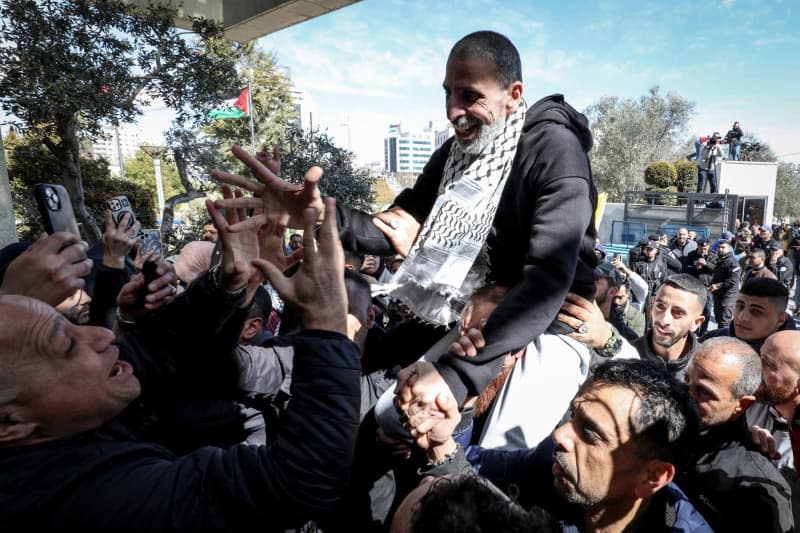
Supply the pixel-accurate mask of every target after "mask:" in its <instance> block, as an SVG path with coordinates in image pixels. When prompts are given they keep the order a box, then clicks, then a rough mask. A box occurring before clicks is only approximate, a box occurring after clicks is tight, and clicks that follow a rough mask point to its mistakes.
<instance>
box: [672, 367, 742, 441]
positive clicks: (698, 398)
mask: <svg viewBox="0 0 800 533" xmlns="http://www.w3.org/2000/svg"><path fill="white" fill-rule="evenodd" d="M732 357H733V356H730V355H714V354H710V355H708V356H705V357H698V356H697V355H695V357H693V358H692V360H691V362H689V368H688V369H687V370H686V374H684V380H685V381H686V384H687V385H689V395H690V396H691V397H692V399H693V400H694V402H695V404H696V405H697V410H698V411H699V412H700V427H701V428H703V429H705V428H709V427H712V426H716V425H718V424H722V423H725V422H727V421H729V420H731V419H732V418H734V417H735V416H736V415H737V413H738V412H739V410H738V408H739V402H738V400H736V399H734V397H733V394H732V393H731V387H732V386H733V384H734V383H735V382H736V380H737V379H738V378H739V373H740V369H739V368H738V367H737V366H736V364H735V363H734V362H733V361H732V360H731V359H732Z"/></svg>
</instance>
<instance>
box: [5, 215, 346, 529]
mask: <svg viewBox="0 0 800 533" xmlns="http://www.w3.org/2000/svg"><path fill="white" fill-rule="evenodd" d="M328 208H329V210H330V212H333V211H334V209H335V207H334V204H333V202H332V201H329V203H328ZM210 211H212V216H214V219H215V222H216V223H217V227H218V228H219V229H220V239H221V240H222V259H221V263H220V266H219V267H218V268H217V269H212V271H211V272H209V274H208V275H207V276H206V277H205V278H201V279H199V280H198V281H197V284H196V285H193V286H191V287H190V288H189V290H188V291H187V292H186V293H184V294H183V295H181V296H179V297H178V298H176V299H175V300H174V301H173V302H172V303H170V304H169V305H167V306H165V307H163V308H162V309H159V310H158V311H157V316H153V317H152V318H150V319H144V320H141V319H140V320H139V321H137V323H136V325H135V328H134V329H133V330H132V331H131V332H129V333H128V334H126V335H125V336H123V337H121V338H120V339H119V340H118V341H117V342H116V343H112V341H113V340H114V338H113V335H112V333H111V332H110V331H108V330H105V329H102V328H95V327H85V326H76V325H73V324H70V323H68V322H67V321H66V320H63V319H61V318H59V317H58V316H57V314H56V313H55V311H54V310H53V309H52V308H50V307H48V306H47V305H45V304H44V303H42V302H39V301H36V300H33V299H30V298H26V297H21V296H14V295H3V296H0V314H1V315H2V316H3V321H2V322H0V414H1V415H2V416H0V420H2V423H0V469H2V471H3V476H0V507H2V509H3V513H2V516H0V529H2V530H3V531H167V530H170V531H211V530H214V531H237V530H240V531H251V530H252V527H253V525H254V524H261V525H262V526H263V527H266V528H270V529H283V528H285V527H286V526H288V525H291V524H295V523H298V522H301V521H303V520H306V519H308V518H311V517H315V516H319V515H321V514H323V513H325V512H327V511H329V510H330V508H331V507H332V505H333V504H334V503H335V502H336V501H337V499H338V498H339V497H340V496H341V494H342V493H343V491H344V489H345V487H346V486H347V483H348V478H349V471H350V465H351V461H352V454H353V445H354V440H355V431H356V425H357V422H358V400H359V396H358V376H359V363H358V351H357V349H356V347H355V346H354V345H353V343H352V342H350V341H349V340H347V339H346V338H345V337H344V332H345V330H346V319H345V314H346V306H347V300H346V297H345V295H344V294H345V293H344V282H343V279H342V270H343V268H344V261H343V254H342V251H341V247H340V245H339V243H338V239H337V236H336V223H335V219H334V218H333V217H332V216H331V215H328V216H327V217H326V218H325V219H324V220H323V223H322V229H321V232H320V242H319V246H318V247H317V246H314V245H313V243H312V242H311V239H312V235H313V233H314V224H315V219H316V214H315V213H309V214H310V216H309V217H308V218H307V225H306V232H305V234H306V236H307V237H306V238H307V240H308V242H307V243H306V244H307V245H308V246H307V247H306V254H305V262H304V265H303V267H302V268H301V269H300V270H299V271H298V273H297V274H295V276H294V277H293V278H292V279H287V278H284V277H283V276H282V275H281V274H280V272H279V271H278V269H276V268H275V267H274V266H272V265H270V264H268V263H266V262H265V261H262V260H260V259H254V260H253V264H255V265H256V266H257V267H258V269H259V270H261V272H262V273H263V274H264V275H266V276H267V277H268V278H269V279H270V281H271V282H272V283H273V285H274V286H275V287H276V289H277V290H278V291H279V292H280V294H281V296H282V297H283V298H284V300H286V301H289V302H292V303H293V304H294V305H295V306H296V307H297V308H298V309H299V310H300V312H301V313H302V314H303V318H304V324H305V327H306V330H305V331H304V332H303V333H301V334H300V335H298V336H297V338H296V341H295V347H296V349H297V356H296V357H295V360H294V383H293V388H292V391H293V393H294V396H293V399H292V405H291V407H290V408H289V411H288V412H287V413H286V416H285V417H284V419H283V426H282V427H281V433H280V435H279V436H278V438H277V441H276V443H275V444H274V445H273V446H271V447H270V448H266V447H263V446H262V447H252V446H235V447H232V448H228V449H221V448H214V447H204V448H200V449H197V450H196V451H194V452H192V453H189V454H187V455H184V456H181V457H177V456H175V455H174V454H173V453H172V452H170V451H169V450H167V449H166V448H164V447H162V446H160V445H158V444H156V443H152V442H147V441H143V440H141V439H139V438H138V436H139V434H140V433H139V430H141V429H142V428H143V427H144V426H146V423H147V422H148V419H146V418H143V416H146V415H148V413H151V412H153V411H152V410H150V409H148V406H149V407H156V408H158V407H162V406H160V405H159V403H160V402H159V400H161V399H162V398H163V397H165V396H169V394H170V392H171V388H172V386H173V385H174V379H173V377H174V376H173V372H175V375H177V373H178V372H181V371H182V370H183V369H184V368H185V367H187V366H188V367H189V368H190V370H193V371H195V372H196V371H197V368H198V366H200V365H203V364H205V362H206V361H205V358H206V357H209V356H217V357H218V356H220V355H221V354H226V353H230V351H231V350H232V349H233V347H234V346H235V344H236V341H237V337H238V334H239V332H240V331H241V327H242V323H243V320H244V316H245V308H244V307H245V303H246V301H247V300H248V299H249V292H250V291H248V290H247V289H248V287H249V285H248V280H249V279H251V274H253V273H254V269H253V266H252V265H251V259H253V258H254V257H258V246H257V242H258V241H257V239H256V238H254V235H250V236H247V235H246V234H245V235H242V234H239V236H238V237H233V236H231V235H229V234H228V231H227V230H228V222H230V223H235V222H236V211H235V210H229V211H228V212H227V214H226V216H227V217H228V221H227V222H226V221H225V220H224V219H222V218H221V217H220V216H219V214H218V213H216V211H214V210H213V208H210ZM158 274H159V275H160V277H159V278H157V279H156V280H155V281H153V282H151V283H150V284H149V286H148V287H149V288H150V289H152V290H153V292H150V294H148V295H147V296H146V297H145V302H146V305H148V306H149V308H152V306H154V305H155V306H157V305H158V304H159V303H160V302H161V301H162V299H163V298H164V297H165V295H168V294H173V293H174V291H173V290H172V289H171V286H169V285H168V282H170V281H171V280H172V279H174V274H173V273H172V272H171V271H168V270H167V268H166V266H165V265H164V264H162V265H161V266H160V267H159V270H158ZM251 285H252V286H254V284H251ZM144 290H145V284H144V281H143V279H142V278H141V276H136V277H134V279H133V280H132V281H131V282H130V283H129V285H128V286H127V287H126V289H124V290H123V292H122V294H121V296H120V308H121V309H122V310H123V311H125V312H131V311H140V312H141V311H142V309H141V307H140V305H141V304H134V303H132V302H136V301H137V297H139V296H140V293H141V292H142V291H144ZM128 318H130V317H128ZM210 366H214V365H213V364H212V365H210ZM218 377H219V378H220V379H222V377H223V376H218ZM309 421H313V423H309Z"/></svg>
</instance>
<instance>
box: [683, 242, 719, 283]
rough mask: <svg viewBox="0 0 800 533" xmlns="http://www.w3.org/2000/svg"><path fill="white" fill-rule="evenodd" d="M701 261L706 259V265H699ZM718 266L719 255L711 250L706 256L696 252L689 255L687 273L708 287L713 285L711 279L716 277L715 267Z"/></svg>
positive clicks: (698, 251)
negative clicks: (698, 262)
mask: <svg viewBox="0 0 800 533" xmlns="http://www.w3.org/2000/svg"><path fill="white" fill-rule="evenodd" d="M699 259H705V260H706V264H705V265H698V264H697V261H698V260H699ZM715 266H717V254H716V252H712V251H710V250H709V252H708V254H706V255H705V256H704V255H702V254H701V253H700V250H694V251H693V252H690V253H689V256H688V258H687V260H686V273H687V274H690V275H692V276H694V277H696V278H697V279H699V280H700V282H701V283H702V284H703V285H705V286H706V287H708V286H709V285H711V277H712V276H713V275H714V267H715Z"/></svg>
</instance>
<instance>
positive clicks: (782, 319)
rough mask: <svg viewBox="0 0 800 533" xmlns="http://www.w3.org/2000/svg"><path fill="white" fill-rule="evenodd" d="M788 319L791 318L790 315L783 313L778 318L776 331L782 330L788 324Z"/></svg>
mask: <svg viewBox="0 0 800 533" xmlns="http://www.w3.org/2000/svg"><path fill="white" fill-rule="evenodd" d="M788 318H789V315H788V313H786V311H784V312H782V313H781V314H780V316H779V317H778V327H777V328H775V331H778V330H779V329H781V328H782V327H783V325H784V324H786V320H788Z"/></svg>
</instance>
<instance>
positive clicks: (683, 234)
mask: <svg viewBox="0 0 800 533" xmlns="http://www.w3.org/2000/svg"><path fill="white" fill-rule="evenodd" d="M675 240H676V241H677V242H678V244H679V245H681V246H683V245H684V244H686V242H687V241H688V240H689V230H687V229H684V228H681V229H679V230H678V234H677V235H676V239H675Z"/></svg>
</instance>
